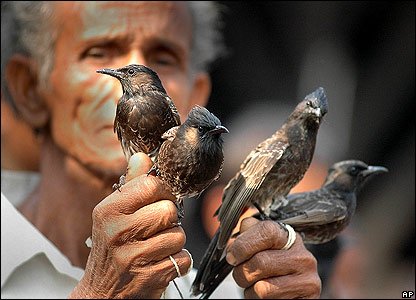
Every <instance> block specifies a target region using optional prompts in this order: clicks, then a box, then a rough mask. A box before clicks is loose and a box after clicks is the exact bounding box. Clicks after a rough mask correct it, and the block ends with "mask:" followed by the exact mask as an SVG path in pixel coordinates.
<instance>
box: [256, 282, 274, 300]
mask: <svg viewBox="0 0 416 300" xmlns="http://www.w3.org/2000/svg"><path fill="white" fill-rule="evenodd" d="M254 292H255V293H256V295H257V296H258V297H259V298H266V297H267V295H269V294H270V293H271V285H270V283H268V282H267V281H264V280H260V281H257V282H256V283H255V284H254Z"/></svg>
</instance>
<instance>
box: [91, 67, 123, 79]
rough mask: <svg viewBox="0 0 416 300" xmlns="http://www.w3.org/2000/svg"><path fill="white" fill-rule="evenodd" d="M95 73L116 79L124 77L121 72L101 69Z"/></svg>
mask: <svg viewBox="0 0 416 300" xmlns="http://www.w3.org/2000/svg"><path fill="white" fill-rule="evenodd" d="M97 73H102V74H107V75H110V76H113V77H115V78H118V79H121V78H122V77H123V75H124V74H123V73H122V72H119V71H117V70H114V69H101V70H97Z"/></svg>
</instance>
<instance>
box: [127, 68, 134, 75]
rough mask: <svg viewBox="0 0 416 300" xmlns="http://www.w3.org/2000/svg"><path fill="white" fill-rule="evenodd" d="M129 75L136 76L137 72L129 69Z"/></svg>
mask: <svg viewBox="0 0 416 300" xmlns="http://www.w3.org/2000/svg"><path fill="white" fill-rule="evenodd" d="M127 73H128V74H129V75H134V73H136V71H135V70H134V69H129V70H128V71H127Z"/></svg>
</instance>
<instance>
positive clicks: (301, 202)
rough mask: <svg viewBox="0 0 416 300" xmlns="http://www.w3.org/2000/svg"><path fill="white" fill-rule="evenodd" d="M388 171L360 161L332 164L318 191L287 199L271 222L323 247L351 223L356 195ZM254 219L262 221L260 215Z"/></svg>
mask: <svg viewBox="0 0 416 300" xmlns="http://www.w3.org/2000/svg"><path fill="white" fill-rule="evenodd" d="M385 172H388V169H387V168H385V167H382V166H369V165H367V164H366V163H364V162H362V161H360V160H344V161H340V162H337V163H335V164H334V165H332V166H331V167H330V168H329V170H328V175H327V177H326V179H325V181H324V183H323V185H322V187H321V188H320V189H317V190H313V191H309V192H303V193H295V194H290V195H288V196H287V202H286V203H287V204H286V205H283V206H281V207H279V208H278V209H277V210H274V211H271V213H270V215H269V217H270V218H271V219H272V220H275V221H279V222H282V223H285V224H289V225H291V226H292V227H293V228H294V229H295V231H297V232H299V233H300V234H301V236H302V238H303V242H304V243H305V244H322V243H326V242H329V241H330V240H332V239H334V238H335V237H336V236H337V235H338V234H339V233H340V232H341V231H342V230H344V229H345V228H346V227H347V226H348V224H349V223H350V221H351V218H352V216H353V215H354V213H355V209H356V206H357V194H358V192H359V191H360V190H361V188H362V187H363V186H364V184H365V183H366V182H367V180H368V179H369V178H370V177H373V176H374V175H376V174H381V173H385ZM254 217H257V218H261V216H260V215H259V214H255V215H254Z"/></svg>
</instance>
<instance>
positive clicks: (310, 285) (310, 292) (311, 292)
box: [302, 276, 322, 298]
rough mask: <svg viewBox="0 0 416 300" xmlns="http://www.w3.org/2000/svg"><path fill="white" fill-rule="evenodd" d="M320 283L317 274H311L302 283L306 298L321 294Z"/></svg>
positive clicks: (316, 296)
mask: <svg viewBox="0 0 416 300" xmlns="http://www.w3.org/2000/svg"><path fill="white" fill-rule="evenodd" d="M321 289H322V283H321V279H320V278H319V276H313V277H311V278H310V280H308V281H307V282H305V283H304V284H303V289H302V290H303V293H304V296H305V297H306V298H318V297H319V296H320V294H321Z"/></svg>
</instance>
